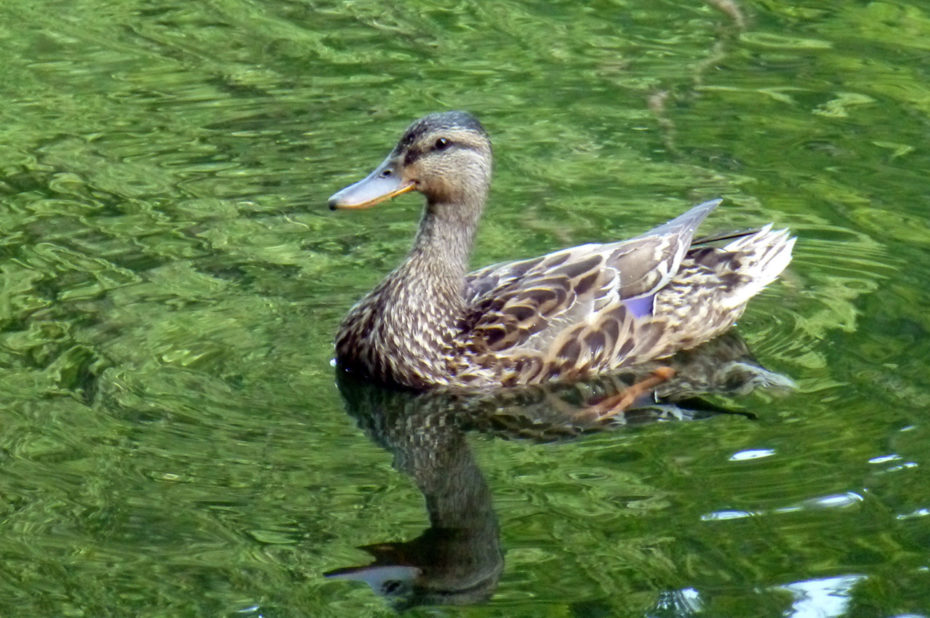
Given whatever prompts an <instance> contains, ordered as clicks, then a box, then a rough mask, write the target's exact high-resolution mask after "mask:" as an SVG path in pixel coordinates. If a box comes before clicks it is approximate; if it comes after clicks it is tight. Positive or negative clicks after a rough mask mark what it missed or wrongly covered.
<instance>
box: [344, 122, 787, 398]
mask: <svg viewBox="0 0 930 618" xmlns="http://www.w3.org/2000/svg"><path fill="white" fill-rule="evenodd" d="M490 182H491V142H490V140H489V139H488V134H487V133H486V132H485V130H484V128H483V127H482V126H481V124H480V123H479V122H478V121H477V120H476V119H475V118H474V117H473V116H471V115H470V114H467V113H465V112H447V113H440V114H430V115H429V116H426V117H424V118H421V119H420V120H418V121H416V122H414V123H413V124H412V125H411V126H410V128H408V129H407V131H406V132H404V134H403V137H401V139H400V141H399V142H398V143H397V145H396V146H395V147H394V150H392V151H391V153H390V154H389V155H388V156H387V158H386V159H385V160H384V161H383V162H382V163H381V165H379V166H378V167H377V168H376V169H375V170H374V171H373V172H372V173H371V174H369V176H368V177H367V178H365V179H364V180H361V181H359V182H357V183H355V184H353V185H350V186H348V187H346V188H345V189H342V190H341V191H339V192H337V193H336V194H334V195H333V196H332V197H331V198H330V199H329V206H330V208H332V209H336V208H367V207H369V206H374V205H375V204H377V203H379V202H382V201H384V200H387V199H390V198H392V197H394V196H397V195H400V194H402V193H407V192H408V191H419V192H420V193H422V194H423V195H425V196H426V207H425V209H424V211H423V217H422V219H421V220H420V229H419V231H418V232H417V235H416V239H415V240H414V242H413V248H412V249H411V250H410V253H408V254H407V257H406V258H405V259H404V260H403V262H401V264H400V266H398V267H397V268H396V269H395V270H394V271H393V272H392V273H391V274H389V275H388V276H387V277H386V278H385V279H384V280H383V281H382V282H381V283H380V284H378V286H377V287H375V289H373V290H372V291H371V292H369V293H368V295H367V296H365V297H364V298H363V299H362V300H361V301H359V302H358V304H356V305H355V306H354V307H353V308H352V309H351V310H350V311H349V314H348V315H347V316H346V317H345V319H344V320H343V322H342V325H341V326H340V327H339V333H338V335H337V336H336V359H337V362H338V363H339V365H340V366H342V367H344V368H346V369H349V370H354V371H359V372H362V373H363V374H364V375H367V376H369V377H371V378H372V379H375V380H377V381H380V382H384V383H389V384H400V385H403V386H407V387H410V388H414V389H428V388H435V387H452V388H488V387H495V386H516V385H521V384H538V383H541V382H546V381H549V380H578V379H583V378H586V377H590V376H592V375H594V374H598V373H606V372H611V371H615V370H617V369H619V368H621V367H625V366H631V365H634V364H638V363H643V362H646V361H650V360H654V359H658V358H663V357H666V356H670V355H672V354H674V353H675V352H677V351H679V350H683V349H687V348H691V347H694V346H696V345H698V344H700V343H703V342H705V341H707V340H709V339H711V338H713V337H715V336H717V335H719V334H720V333H722V332H723V331H725V330H727V329H728V328H729V327H730V326H732V325H733V323H734V322H735V321H736V319H737V318H739V316H740V315H741V314H742V312H743V309H744V308H745V306H746V303H747V302H748V301H749V299H750V298H751V297H752V296H754V295H755V294H756V293H758V292H759V291H760V290H761V289H762V288H763V287H765V286H766V285H768V284H769V283H770V282H772V281H773V280H774V279H775V278H776V277H777V276H778V275H779V273H781V271H782V270H783V269H784V268H785V266H787V264H788V262H789V261H791V248H792V246H793V245H794V238H789V237H788V232H787V230H781V231H774V232H773V231H772V230H771V225H767V226H765V227H763V228H762V229H760V230H757V231H754V232H750V233H743V234H738V235H735V236H734V239H733V240H731V242H730V243H729V244H727V245H726V246H724V247H722V248H717V247H711V246H700V247H699V246H692V238H693V236H694V231H695V229H696V228H697V226H698V225H699V224H700V223H701V221H702V220H703V219H704V218H705V217H706V216H707V215H708V214H709V213H710V211H711V210H713V209H714V208H715V207H716V206H717V205H718V204H719V203H720V200H713V201H710V202H705V203H703V204H700V205H698V206H695V207H694V208H692V209H691V210H689V211H688V212H686V213H685V214H683V215H681V216H679V217H677V218H676V219H673V220H671V221H669V222H668V223H665V224H664V225H660V226H659V227H657V228H654V229H652V230H650V231H649V232H646V233H645V234H643V235H641V236H637V237H636V238H633V239H631V240H624V241H618V242H611V243H605V244H587V245H581V246H579V247H573V248H571V249H563V250H561V251H556V252H555V253H550V254H548V255H544V256H542V257H537V258H533V259H529V260H520V261H516V262H506V263H503V264H495V265H493V266H488V267H486V268H483V269H481V270H478V271H475V272H472V273H467V274H466V269H467V267H468V256H469V253H470V252H471V247H472V241H473V239H474V236H475V230H476V229H477V227H478V219H479V218H480V217H481V211H482V210H483V208H484V203H485V200H486V198H487V194H488V187H489V185H490Z"/></svg>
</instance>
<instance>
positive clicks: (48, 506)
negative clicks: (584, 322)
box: [0, 0, 930, 617]
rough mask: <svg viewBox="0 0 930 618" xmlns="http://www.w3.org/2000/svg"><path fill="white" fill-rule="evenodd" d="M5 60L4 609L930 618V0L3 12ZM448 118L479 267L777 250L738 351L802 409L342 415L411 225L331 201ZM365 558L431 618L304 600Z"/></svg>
mask: <svg viewBox="0 0 930 618" xmlns="http://www.w3.org/2000/svg"><path fill="white" fill-rule="evenodd" d="M0 50H2V54H3V58H4V61H3V63H0V94H2V100H3V105H2V106H0V119H2V122H0V195H2V198H0V200H2V202H0V232H2V235H0V238H2V243H3V245H2V258H0V271H2V275H0V276H2V279H0V281H2V293H0V397H2V401H3V406H2V409H0V471H2V474H0V558H2V559H0V615H3V616H200V615H203V616H265V617H270V616H328V615H331V616H356V615H359V616H364V615H390V614H391V613H392V612H393V610H392V609H391V607H392V603H393V604H395V605H396V606H397V607H402V606H403V605H405V604H406V605H411V604H415V603H417V602H422V603H425V604H427V605H433V606H435V605H436V604H438V603H442V602H445V603H459V604H463V605H465V607H463V608H458V609H455V608H451V607H450V608H445V609H427V610H422V609H415V610H413V611H412V613H413V614H416V613H417V612H422V613H424V614H429V615H435V614H437V613H438V614H439V615H451V614H459V613H462V614H466V615H474V616H486V615H487V616H540V615H543V616H577V617H599V616H615V615H616V616H627V615H629V616H638V615H639V616H692V615H706V616H804V617H807V616H930V475H928V474H927V467H928V465H930V456H928V453H930V427H928V425H930V412H928V408H930V371H928V369H930V361H928V358H930V338H928V330H930V317H928V315H930V312H928V306H930V292H928V289H927V285H926V282H927V281H928V279H930V180H928V172H930V148H928V144H930V85H928V84H930V62H928V61H927V59H928V58H930V9H928V7H927V6H926V5H925V4H924V3H921V2H917V1H916V0H911V1H909V2H848V1H841V0H833V1H832V2H831V1H824V2H808V3H800V4H799V3H796V2H788V1H782V0H777V1H771V2H761V1H758V2H747V3H745V4H740V3H737V2H735V1H732V0H730V1H727V0H717V1H715V2H705V3H701V2H698V1H696V0H695V1H692V2H683V1H660V2H632V1H623V0H620V1H615V2H607V1H600V2H590V3H578V2H501V3H495V4H490V3H475V2H458V3H448V4H445V5H442V6H435V5H432V4H429V3H420V2H415V3H407V4H401V3H387V4H385V3H375V2H311V1H309V0H304V1H297V0H292V1H286V0H282V1H278V2H248V1H245V0H216V1H213V2H204V3H190V2H180V1H179V0H159V1H156V2H150V1H142V0H129V1H126V2H115V1H111V2H105V1H101V0H98V1H96V2H94V1H88V0H76V1H74V2H69V3H57V2H46V1H42V0H40V1H38V2H36V1H29V2H26V1H25V0H7V1H6V2H4V3H3V5H2V7H0ZM446 109H468V110H470V111H472V112H473V113H475V114H476V115H478V116H479V118H480V119H481V120H482V122H483V123H484V125H485V126H486V128H487V129H488V131H489V132H490V134H491V136H492V139H493V140H494V144H495V157H496V160H495V180H494V186H493V189H492V194H491V200H490V204H489V207H488V210H487V214H486V217H485V219H484V222H483V224H482V228H481V230H480V232H479V239H478V243H477V246H476V249H475V254H474V259H473V263H474V264H475V266H479V265H484V264H488V263H492V262H495V261H500V260H506V259H513V258H519V257H530V256H533V255H537V254H539V253H543V252H547V251H550V250H554V249H557V248H560V247H563V246H568V245H573V244H580V243H584V242H590V241H602V240H609V239H614V238H621V237H625V236H630V235H635V234H637V233H640V232H642V231H644V230H646V229H647V228H649V227H651V226H653V225H656V224H658V223H661V222H662V221H665V220H666V219H669V218H671V217H673V216H675V215H677V214H678V213H680V212H682V211H684V210H685V209H686V208H687V207H688V206H689V205H691V204H693V203H697V202H699V201H703V200H705V199H710V198H713V197H718V196H719V197H723V198H724V200H725V202H724V205H723V206H721V207H720V208H719V209H718V210H717V211H716V212H715V213H714V214H713V215H712V216H711V218H710V219H709V220H708V221H707V222H706V223H705V225H704V227H703V228H702V230H704V231H706V232H714V231H721V230H726V229H731V228H743V227H747V226H753V225H760V224H762V223H765V222H768V221H773V222H775V224H776V226H787V227H790V228H791V229H792V231H793V232H794V233H795V234H796V235H797V236H798V242H797V246H796V249H795V258H794V261H793V263H792V265H791V267H790V268H789V270H788V271H787V272H786V273H785V274H784V276H783V277H782V279H781V280H780V281H779V282H777V283H776V284H774V285H772V286H770V288H769V289H767V290H766V291H765V292H764V293H762V294H761V295H760V296H759V297H757V298H756V299H755V300H754V301H753V302H752V304H751V305H750V308H749V311H748V312H747V313H746V315H745V316H744V317H743V319H742V320H741V322H740V324H739V325H738V328H737V331H738V333H739V335H740V336H741V337H742V338H743V339H744V340H745V342H746V343H747V345H748V346H749V348H751V350H752V354H753V355H754V357H755V359H757V360H758V362H759V363H760V364H762V365H764V366H765V367H767V368H768V369H769V370H771V371H773V372H778V373H779V374H782V375H785V376H788V377H790V379H792V380H793V381H794V382H795V384H796V389H794V390H793V391H792V392H789V393H781V394H775V393H772V392H769V391H756V392H754V393H752V394H750V395H748V396H743V397H736V396H731V395H727V396H723V395H715V396H712V397H710V400H711V401H712V402H714V405H716V406H719V407H725V408H727V409H732V410H737V411H741V412H743V413H744V414H711V415H698V417H696V418H695V419H694V420H692V421H690V422H688V421H681V422H657V423H631V424H628V425H617V426H614V427H611V428H609V429H607V430H605V431H590V432H587V431H584V432H577V433H571V432H568V433H564V434H559V435H553V434H552V433H545V432H543V433H540V432H536V433H533V432H529V431H525V430H524V429H525V428H520V427H513V426H505V425H503V424H501V422H499V420H497V419H494V418H493V417H491V418H490V420H489V419H488V417H478V420H475V418H474V417H468V415H466V414H459V415H456V414H450V413H449V408H448V406H446V405H445V404H443V403H440V404H435V403H434V402H426V403H423V402H414V403H411V401H409V400H406V399H402V398H401V400H395V398H394V397H393V396H392V395H389V394H384V393H375V394H364V393H363V394H362V395H359V393H360V392H362V391H361V390H359V389H355V390H353V388H352V387H349V388H348V389H346V388H345V387H344V386H343V390H344V391H345V392H346V393H347V395H346V396H342V395H340V391H339V388H337V385H336V384H335V376H334V371H333V369H332V367H331V366H330V359H331V357H332V353H333V350H332V337H333V334H334V332H335V329H336V327H337V325H338V322H339V320H340V318H341V316H342V315H343V314H344V313H345V312H346V311H347V310H348V308H349V307H350V306H351V305H352V303H353V302H354V301H355V300H357V299H358V298H359V297H360V296H361V295H362V294H363V293H364V292H365V291H366V290H368V289H370V288H371V287H372V286H373V285H374V284H375V283H376V282H377V281H378V280H379V278H380V277H381V276H383V274H385V273H386V272H388V271H389V270H390V269H391V268H392V267H393V265H394V264H395V263H396V262H397V261H398V260H399V259H400V257H401V256H402V255H403V254H404V252H405V251H406V249H407V247H408V246H409V243H410V240H411V237H412V234H413V233H414V231H415V228H416V223H417V218H418V211H419V208H420V199H419V197H418V196H405V197H402V198H399V199H397V200H395V201H394V202H392V203H390V204H386V205H383V206H381V207H379V208H378V209H376V210H371V211H365V212H358V213H345V212H340V213H330V212H328V211H327V210H326V209H325V204H326V199H327V197H328V196H329V195H330V194H331V193H333V192H334V191H335V190H337V189H339V188H341V187H342V186H344V185H346V184H348V183H350V182H352V181H354V180H357V179H359V178H361V177H362V176H363V175H364V174H367V173H368V171H369V170H370V169H371V168H372V167H373V166H374V165H375V164H377V163H378V162H379V161H380V160H381V159H382V157H383V156H384V155H385V154H386V153H387V152H388V151H389V149H390V148H391V147H392V146H393V144H394V141H395V140H396V139H397V137H398V136H399V135H400V133H401V132H402V130H403V129H404V128H405V127H406V126H407V124H408V123H409V122H410V121H411V120H413V119H414V118H416V117H418V116H420V115H422V114H424V113H427V112H430V111H437V110H446ZM353 398H354V399H353ZM385 409H389V412H387V413H385V412H384V410H385ZM379 410H380V412H379ZM437 410H438V411H437ZM347 412H348V414H347ZM437 418H440V419H443V420H442V422H434V419H437ZM465 418H468V419H469V421H468V422H464V421H462V420H461V419H465ZM417 436H424V437H425V438H424V440H423V441H422V442H423V443H422V444H420V443H416V437H417ZM426 438H429V440H427V439H426ZM424 445H425V446H424ZM424 448H425V449H426V450H425V451H424V450H423V449H424ZM431 449H432V450H431ZM420 456H422V457H424V458H425V459H422V460H420V459H417V457H420ZM444 458H445V459H444ZM423 462H427V463H429V462H439V464H441V465H438V466H435V467H430V466H429V465H426V464H424V463H423ZM450 470H451V471H454V472H456V474H451V473H449V471H450ZM444 471H445V473H444ZM453 477H454V478H453ZM453 481H454V482H455V483H459V484H458V485H456V486H455V488H450V486H449V483H452V482H453ZM461 496H465V497H466V498H467V499H465V498H463V499H462V504H453V503H454V500H452V498H456V497H461ZM450 500H451V502H450ZM427 505H429V507H430V512H429V513H428V512H427ZM459 507H461V508H459ZM462 513H465V515H462ZM430 515H432V516H433V518H434V519H433V523H434V525H433V526H432V527H431V525H430V522H431V520H430ZM443 517H450V518H452V519H456V518H458V519H467V520H468V521H469V522H471V524H469V526H466V527H465V528H463V529H466V528H467V530H469V531H471V532H469V533H468V534H464V535H461V534H460V535H459V536H455V535H449V534H446V535H445V536H443V531H442V529H441V528H442V527H441V526H436V525H435V524H436V522H438V521H440V520H442V518H443ZM456 521H458V520H456ZM440 523H441V522H440ZM446 532H448V531H446ZM375 545H378V546H379V547H380V548H381V552H382V554H385V555H388V554H390V555H393V556H394V558H395V562H397V560H396V559H397V555H399V554H404V553H406V554H407V555H406V556H405V558H404V559H406V560H407V561H408V562H411V563H415V562H416V560H415V558H416V559H421V560H425V559H427V558H428V559H429V560H431V561H432V562H431V564H432V565H434V567H435V565H437V564H442V565H445V570H442V569H440V568H439V567H435V568H434V570H433V571H432V575H433V576H434V578H435V579H436V580H442V581H443V583H442V586H440V588H441V589H442V590H445V591H446V592H447V594H445V596H443V595H442V594H434V595H432V596H430V595H424V594H420V596H417V594H419V593H421V592H422V591H419V592H417V591H416V590H415V591H413V592H412V593H411V592H410V591H409V590H404V589H403V586H402V585H401V586H400V589H398V585H397V581H395V580H397V577H395V576H396V575H397V573H396V572H388V575H390V577H388V578H387V579H388V580H389V582H388V583H390V584H391V585H390V586H388V588H389V589H382V590H381V592H385V593H388V595H387V596H388V597H390V598H387V599H386V598H382V596H381V595H378V594H375V593H374V592H373V591H372V589H371V588H369V587H368V586H367V585H365V584H364V583H361V582H356V581H346V580H344V579H339V578H333V577H329V578H327V577H325V576H324V574H326V573H330V572H332V571H334V570H339V569H345V568H347V567H351V566H360V565H366V564H368V563H369V562H372V561H373V560H374V558H373V557H372V556H371V555H369V554H371V553H372V552H375V553H377V550H376V549H371V548H370V549H369V551H368V552H367V553H366V552H365V551H363V550H361V549H359V547H360V546H375ZM437 548H438V549H437ZM440 550H443V551H445V552H446V553H445V554H442V555H439V554H441V553H442V552H441V551H440ZM431 551H432V552H434V554H435V555H433V554H430V553H429V552H431ZM392 552H393V554H392ZM424 554H425V555H426V556H427V558H423V555H424ZM459 558H461V559H463V560H465V562H468V561H470V562H468V564H465V565H464V566H463V565H462V564H461V562H456V559H459ZM466 559H467V560H466ZM443 561H445V562H443ZM383 562H385V564H386V563H387V562H390V556H388V557H385V558H383ZM456 569H458V570H456ZM443 578H445V579H444V580H443ZM443 586H444V588H443ZM450 590H455V593H454V594H453V593H451V592H448V591H450ZM411 595H412V596H411ZM392 599H393V600H392Z"/></svg>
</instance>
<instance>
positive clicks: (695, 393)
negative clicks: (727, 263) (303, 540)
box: [326, 333, 793, 610]
mask: <svg viewBox="0 0 930 618" xmlns="http://www.w3.org/2000/svg"><path fill="white" fill-rule="evenodd" d="M660 367H661V368H663V370H664V368H667V367H670V368H671V369H672V370H673V375H672V377H671V378H669V379H667V380H665V381H659V380H653V382H658V383H657V384H653V383H650V382H649V380H650V379H652V377H654V376H655V375H656V372H657V370H658V369H659V368H660ZM668 373H672V372H667V373H665V374H663V375H668ZM642 384H648V385H649V386H650V388H648V389H646V390H643V389H642V388H640V385H642ZM337 385H338V387H339V392H340V394H341V395H342V398H343V401H344V403H345V406H346V410H347V412H348V413H349V414H350V415H351V416H353V417H354V418H355V419H356V421H357V422H358V425H359V427H360V428H361V429H362V430H363V431H364V432H365V433H366V434H367V435H368V437H369V438H371V439H372V440H373V441H374V442H375V443H376V444H378V445H379V446H381V447H383V448H384V449H385V450H387V451H389V452H390V453H391V454H392V455H393V457H394V462H393V465H394V467H395V468H396V469H397V470H398V471H400V472H402V473H404V474H407V475H409V476H410V477H411V478H412V479H413V481H414V482H415V484H416V486H417V488H418V489H419V490H420V491H421V492H422V493H423V496H424V498H425V499H426V509H427V513H428V515H429V524H430V525H429V528H427V529H426V530H425V531H424V532H423V533H422V534H421V535H420V536H418V537H417V538H415V539H412V540H410V541H402V542H384V543H377V544H373V545H366V546H363V547H361V549H363V550H364V551H366V552H367V553H369V554H370V555H371V556H372V557H373V558H374V561H373V562H371V563H370V564H367V565H363V566H351V567H345V568H340V569H335V570H333V571H330V572H328V573H327V574H326V576H327V577H329V578H333V579H347V580H358V581H365V582H367V583H368V584H369V585H370V586H371V587H372V589H373V590H374V591H375V592H376V593H377V594H380V595H382V596H384V597H386V598H387V599H389V600H390V602H391V604H392V605H393V606H394V608H395V609H397V610H403V609H407V608H411V607H414V606H420V605H466V604H472V603H478V602H481V601H485V600H487V599H489V598H490V597H491V595H492V594H493V593H494V590H495V589H496V587H497V583H498V581H499V579H500V576H501V573H502V572H503V568H504V557H503V552H502V550H501V546H500V530H499V527H498V522H497V516H496V514H495V512H494V509H493V506H492V502H491V491H490V489H489V488H488V485H487V482H486V481H485V479H484V477H483V475H482V474H481V470H480V469H479V468H478V465H477V464H476V462H475V460H474V457H473V456H472V453H471V451H470V449H469V447H468V442H467V441H466V438H465V435H466V433H467V432H469V431H481V432H484V433H491V434H493V435H497V436H500V437H504V438H508V439H515V438H516V439H528V440H534V441H540V442H550V441H553V440H564V439H571V438H573V437H575V436H578V435H580V434H584V433H590V432H596V431H607V430H611V429H617V428H620V427H622V426H624V425H628V424H640V423H648V422H654V421H659V420H694V419H700V418H707V417H710V416H713V415H716V414H721V413H730V414H732V413H736V414H743V415H745V416H748V417H752V415H751V414H750V413H747V412H734V411H733V410H729V409H726V408H723V407H720V406H717V405H714V404H712V403H711V402H709V401H707V400H706V399H705V398H704V397H705V396H707V395H726V396H739V395H745V394H748V393H750V392H752V391H754V390H756V389H760V388H764V389H778V390H785V389H790V388H791V387H792V386H793V383H792V382H791V380H790V379H789V378H787V377H786V376H783V375H781V374H778V373H775V372H772V371H769V370H767V369H765V368H764V367H763V366H762V365H760V364H759V363H758V362H757V361H756V360H755V359H754V358H753V356H752V354H751V353H750V351H749V349H748V347H747V346H746V344H745V342H743V340H742V339H740V338H739V337H738V336H737V335H736V334H732V333H731V334H728V335H725V336H723V337H720V338H718V339H716V340H714V341H711V342H709V343H707V344H704V345H703V346H700V347H699V348H695V349H694V350H689V351H687V352H682V353H679V354H678V355H677V356H675V357H673V358H672V359H668V360H667V361H666V362H665V363H664V364H662V365H659V364H650V365H643V366H640V367H636V368H632V369H631V370H629V371H626V372H624V373H621V374H618V375H614V376H609V377H601V378H600V379H598V380H595V381H591V382H585V383H577V384H561V385H559V384H554V385H547V386H534V387H525V388H519V389H510V390H504V391H498V392H494V393H441V392H426V393H416V392H411V391H406V390H394V389H388V388H385V387H382V386H374V385H371V384H369V383H366V382H364V381H362V380H360V379H358V378H356V377H355V376H354V375H353V374H351V373H347V372H344V371H337ZM630 393H632V394H633V396H630V397H627V398H626V399H624V396H625V395H629V394H630ZM621 399H623V400H624V401H623V405H622V406H621V407H617V406H616V405H615V404H616V402H617V401H620V400H621ZM608 400H609V401H613V402H614V404H613V405H614V407H613V409H612V412H611V414H610V415H604V414H602V413H599V412H598V413H594V414H592V413H591V410H592V409H594V410H597V409H598V406H599V405H600V404H601V403H602V402H604V401H608Z"/></svg>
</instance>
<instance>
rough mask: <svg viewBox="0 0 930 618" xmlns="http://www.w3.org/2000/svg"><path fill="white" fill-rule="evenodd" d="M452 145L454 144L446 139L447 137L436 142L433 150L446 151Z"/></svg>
mask: <svg viewBox="0 0 930 618" xmlns="http://www.w3.org/2000/svg"><path fill="white" fill-rule="evenodd" d="M451 144H452V142H450V141H449V140H448V139H446V138H445V137H440V138H439V139H437V140H436V143H435V144H433V149H434V150H445V149H446V148H448V147H449V146H450V145H451Z"/></svg>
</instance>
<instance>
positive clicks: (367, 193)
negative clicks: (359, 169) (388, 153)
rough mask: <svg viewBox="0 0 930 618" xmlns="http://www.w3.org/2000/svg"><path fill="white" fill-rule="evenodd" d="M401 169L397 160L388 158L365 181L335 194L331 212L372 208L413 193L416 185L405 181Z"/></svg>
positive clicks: (331, 199)
mask: <svg viewBox="0 0 930 618" xmlns="http://www.w3.org/2000/svg"><path fill="white" fill-rule="evenodd" d="M399 168H400V166H399V165H398V162H397V161H396V160H395V158H394V157H388V158H387V159H385V160H384V162H383V163H382V164H381V165H379V166H378V167H376V168H375V171H373V172H372V173H370V174H368V176H367V177H366V178H364V179H363V180H359V181H358V182H357V183H355V184H352V185H349V186H348V187H346V188H345V189H342V190H341V191H337V192H336V193H333V195H332V196H331V197H330V198H329V208H330V210H336V209H337V208H339V209H349V210H357V209H361V208H371V207H372V206H374V205H375V204H380V203H381V202H384V201H386V200H389V199H391V198H392V197H397V196H398V195H401V194H403V193H407V192H409V191H413V190H414V188H415V186H416V185H415V184H414V183H413V181H410V180H403V179H402V178H401V177H400V173H399Z"/></svg>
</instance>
